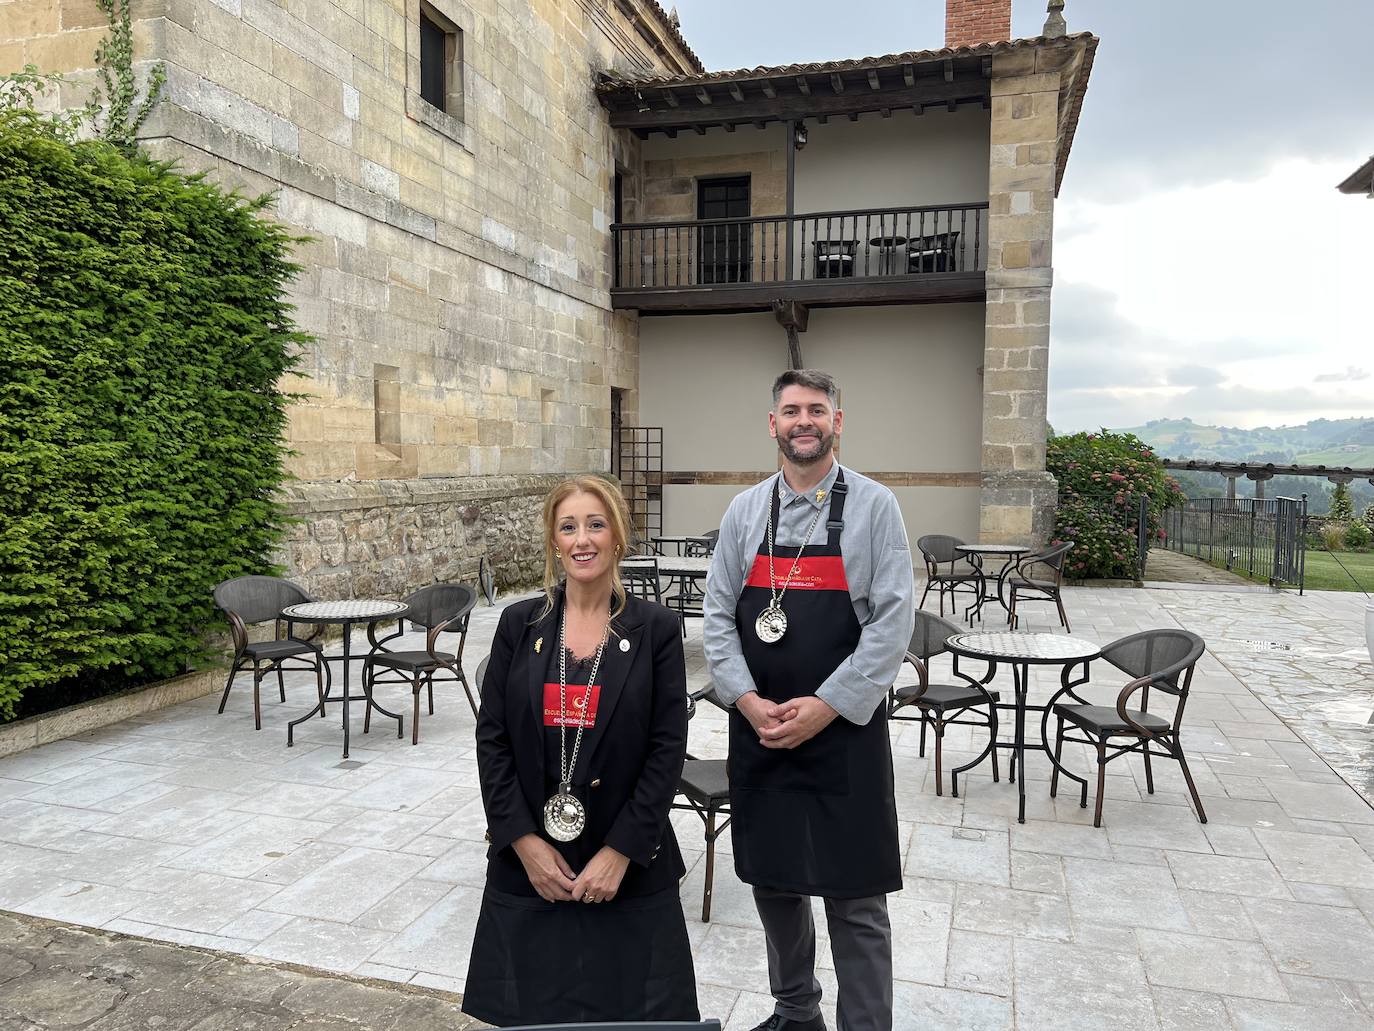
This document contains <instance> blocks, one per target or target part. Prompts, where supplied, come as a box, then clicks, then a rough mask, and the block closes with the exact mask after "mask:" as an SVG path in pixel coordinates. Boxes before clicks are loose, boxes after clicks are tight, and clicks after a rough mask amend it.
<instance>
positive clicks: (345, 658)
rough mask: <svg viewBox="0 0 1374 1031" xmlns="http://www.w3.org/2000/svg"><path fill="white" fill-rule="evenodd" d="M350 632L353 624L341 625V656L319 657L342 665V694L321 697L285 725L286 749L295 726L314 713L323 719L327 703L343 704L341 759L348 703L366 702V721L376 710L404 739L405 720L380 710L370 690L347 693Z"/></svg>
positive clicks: (292, 739) (346, 735)
mask: <svg viewBox="0 0 1374 1031" xmlns="http://www.w3.org/2000/svg"><path fill="white" fill-rule="evenodd" d="M352 632H353V624H352V623H344V624H343V654H342V655H322V656H321V658H322V659H323V660H324V661H325V662H342V663H343V694H340V695H329V694H326V695H325V696H324V697H322V698H321V699H320V700H319V701H318V702H316V703H315V707H314V708H313V709H311V710H310V711H309V712H307V713H306V714H305V715H304V716H299V717H297V718H296V719H294V720H292V721H291V722H290V723H288V724H287V725H286V747H287V748H291V747H292V746H293V745H294V744H295V731H296V724H298V723H304V722H305V721H306V720H308V719H310V718H311V717H312V716H314V715H315V714H316V713H319V714H320V718H321V719H323V718H324V715H325V712H324V707H325V704H326V703H328V702H342V703H343V734H344V740H343V757H344V758H345V759H347V758H348V743H349V724H348V703H349V702H366V703H367V709H366V710H364V711H365V712H366V713H367V719H368V721H370V719H371V715H372V710H373V709H376V710H377V711H378V712H380V713H381V714H382V715H383V716H386V717H387V718H388V719H393V720H395V721H396V736H397V737H398V738H400V737H404V736H405V718H404V717H403V716H401V715H400V714H399V713H394V712H391V711H390V710H388V709H384V708H382V707H381V706H380V705H378V704H377V702H376V699H374V698H373V697H372V691H371V690H369V689H367V688H366V687H364V689H363V693H362V694H360V695H355V694H350V693H349V685H348V677H349V663H350V661H351V659H352V654H351V652H350V647H349V642H350V638H351V637H352ZM363 661H364V662H366V659H364V660H363ZM369 729H370V728H369V727H368V725H367V723H364V726H363V733H364V734H366V733H368V731H369Z"/></svg>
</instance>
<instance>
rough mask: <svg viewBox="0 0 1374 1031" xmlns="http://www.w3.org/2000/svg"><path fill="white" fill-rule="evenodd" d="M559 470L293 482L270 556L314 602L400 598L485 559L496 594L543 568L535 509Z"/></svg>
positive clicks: (473, 579) (473, 574)
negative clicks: (285, 532) (276, 549)
mask: <svg viewBox="0 0 1374 1031" xmlns="http://www.w3.org/2000/svg"><path fill="white" fill-rule="evenodd" d="M561 479H563V477H562V476H561V475H534V474H531V475H523V476H462V477H445V478H434V479H429V478H426V479H418V480H359V481H344V482H337V483H294V484H291V485H289V486H288V487H286V488H285V489H284V490H283V492H282V493H283V495H284V500H285V503H286V508H287V511H288V513H289V514H290V516H291V517H292V518H293V519H294V520H296V522H295V525H294V526H293V527H292V530H291V533H290V536H289V538H288V540H287V541H286V544H285V547H284V548H283V551H282V553H281V554H280V555H279V556H278V561H279V562H280V563H281V564H282V565H283V566H285V567H286V569H287V570H288V574H287V575H288V576H289V577H291V579H293V580H295V581H296V582H298V583H300V584H301V585H302V586H303V587H305V588H306V590H308V591H310V592H311V593H313V594H315V595H316V596H317V597H319V598H323V599H334V598H363V597H384V598H396V597H402V596H404V595H406V594H408V593H410V592H411V591H414V590H416V589H418V588H420V587H423V586H425V585H426V584H432V583H438V582H445V581H446V582H453V581H462V582H466V583H471V584H474V585H475V584H476V583H477V564H478V561H479V560H480V559H481V558H483V557H484V556H485V557H486V559H487V561H488V562H489V563H490V564H491V566H492V568H493V571H494V573H495V575H496V582H497V585H498V587H499V588H500V589H501V590H502V591H509V590H511V589H513V588H517V587H531V586H534V585H536V584H538V583H539V581H540V579H541V578H542V576H543V572H544V559H543V550H542V544H541V541H542V531H541V529H540V513H541V509H542V506H543V502H544V495H545V494H546V493H548V490H549V488H551V487H552V486H553V485H554V484H556V483H558V482H559V481H560V480H561Z"/></svg>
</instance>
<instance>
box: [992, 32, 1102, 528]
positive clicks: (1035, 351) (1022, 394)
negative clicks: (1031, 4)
mask: <svg viewBox="0 0 1374 1031" xmlns="http://www.w3.org/2000/svg"><path fill="white" fill-rule="evenodd" d="M1076 60H1081V49H1079V48H1078V47H1077V46H1075V45H1071V44H1069V43H1067V42H1066V43H1065V44H1062V45H1058V46H1055V45H1047V46H1043V47H1041V48H1037V49H1035V50H1025V51H1018V52H1014V53H1011V54H1005V55H1000V56H998V57H994V58H993V61H992V83H991V85H992V112H991V114H992V119H991V129H990V133H991V136H990V157H989V165H990V168H989V179H988V206H989V212H988V214H989V225H988V269H987V325H986V329H985V334H986V335H985V342H984V366H983V489H982V498H981V505H980V533H981V535H982V537H983V538H984V539H989V540H999V541H1001V540H1011V541H1022V542H1033V543H1037V544H1039V543H1043V542H1044V541H1045V540H1046V539H1047V538H1048V536H1049V534H1050V533H1051V531H1052V529H1053V520H1054V506H1055V502H1056V497H1057V484H1056V482H1055V479H1054V477H1053V476H1052V475H1050V474H1049V473H1048V472H1046V471H1045V437H1046V427H1047V423H1046V399H1047V395H1048V389H1049V345H1050V290H1051V287H1052V286H1053V282H1054V272H1053V267H1052V259H1053V254H1052V247H1053V240H1054V200H1055V176H1056V160H1057V157H1058V154H1059V143H1060V126H1061V114H1062V111H1063V107H1062V98H1061V91H1062V90H1063V89H1064V87H1065V83H1066V81H1072V75H1073V73H1074V71H1075V64H1074V63H1075V61H1076Z"/></svg>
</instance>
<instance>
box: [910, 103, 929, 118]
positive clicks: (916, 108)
mask: <svg viewBox="0 0 1374 1031" xmlns="http://www.w3.org/2000/svg"><path fill="white" fill-rule="evenodd" d="M911 110H912V111H913V112H914V113H915V115H916V117H917V118H920V117H921V115H923V114H925V113H926V106H925V105H924V104H913V105H912V106H911Z"/></svg>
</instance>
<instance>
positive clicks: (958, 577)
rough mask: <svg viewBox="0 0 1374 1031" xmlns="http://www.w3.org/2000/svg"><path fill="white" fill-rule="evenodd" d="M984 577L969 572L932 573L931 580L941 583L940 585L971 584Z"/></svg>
mask: <svg viewBox="0 0 1374 1031" xmlns="http://www.w3.org/2000/svg"><path fill="white" fill-rule="evenodd" d="M982 576H983V574H982V573H975V572H968V573H932V574H931V575H930V579H932V580H936V581H939V582H940V583H971V582H972V581H974V580H978V579H981V578H982Z"/></svg>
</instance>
